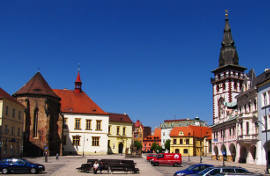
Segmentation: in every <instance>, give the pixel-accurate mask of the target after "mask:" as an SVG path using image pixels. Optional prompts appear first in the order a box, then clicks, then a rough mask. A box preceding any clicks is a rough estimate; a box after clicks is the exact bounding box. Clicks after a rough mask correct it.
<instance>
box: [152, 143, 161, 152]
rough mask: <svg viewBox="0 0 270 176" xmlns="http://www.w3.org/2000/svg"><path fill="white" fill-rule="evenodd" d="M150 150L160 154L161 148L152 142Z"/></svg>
mask: <svg viewBox="0 0 270 176" xmlns="http://www.w3.org/2000/svg"><path fill="white" fill-rule="evenodd" d="M151 150H152V151H155V152H156V153H160V152H162V147H161V146H160V145H158V144H157V143H155V142H154V143H153V144H152V146H151Z"/></svg>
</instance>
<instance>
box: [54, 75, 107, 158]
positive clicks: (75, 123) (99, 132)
mask: <svg viewBox="0 0 270 176" xmlns="http://www.w3.org/2000/svg"><path fill="white" fill-rule="evenodd" d="M81 85H82V82H81V79H80V73H79V72H78V76H77V79H76V81H75V89H74V90H67V89H54V90H53V91H54V92H55V93H56V94H57V96H59V97H60V98H61V101H60V103H61V114H62V115H63V118H64V125H63V140H62V142H63V154H76V155H91V154H106V153H107V151H108V128H109V114H108V113H106V112H104V111H103V110H102V109H101V108H100V107H99V106H98V105H97V104H96V103H95V102H94V101H93V100H92V99H91V98H90V97H88V95H87V94H86V93H85V92H83V91H82V89H81Z"/></svg>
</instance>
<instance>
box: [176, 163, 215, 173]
mask: <svg viewBox="0 0 270 176" xmlns="http://www.w3.org/2000/svg"><path fill="white" fill-rule="evenodd" d="M208 167H214V166H213V165H210V164H193V165H191V166H189V167H188V168H186V169H184V170H180V171H177V172H175V173H174V176H180V175H188V174H196V173H198V172H200V171H202V170H204V169H206V168H208Z"/></svg>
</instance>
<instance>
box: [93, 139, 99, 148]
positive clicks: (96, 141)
mask: <svg viewBox="0 0 270 176" xmlns="http://www.w3.org/2000/svg"><path fill="white" fill-rule="evenodd" d="M92 146H99V137H92Z"/></svg>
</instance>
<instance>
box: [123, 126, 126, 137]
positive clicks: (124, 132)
mask: <svg viewBox="0 0 270 176" xmlns="http://www.w3.org/2000/svg"><path fill="white" fill-rule="evenodd" d="M125 135H126V127H123V136H125Z"/></svg>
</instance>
